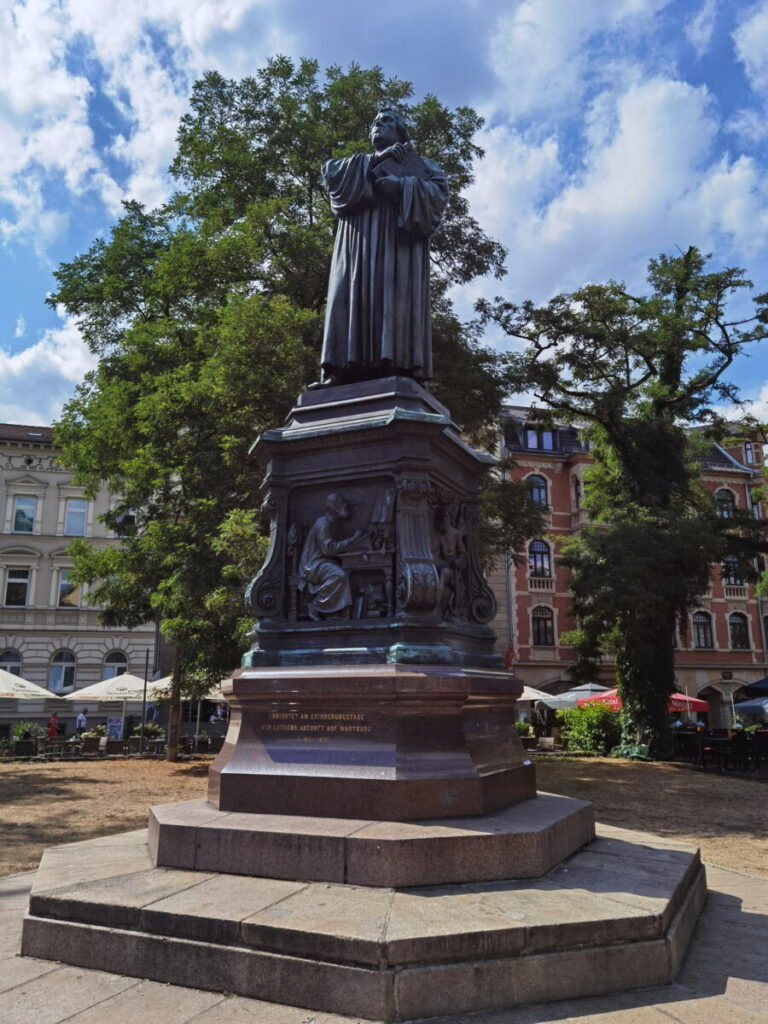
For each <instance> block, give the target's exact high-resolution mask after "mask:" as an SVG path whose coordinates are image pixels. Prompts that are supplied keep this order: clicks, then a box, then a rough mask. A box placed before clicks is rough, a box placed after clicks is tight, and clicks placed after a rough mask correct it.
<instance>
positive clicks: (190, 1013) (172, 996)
mask: <svg viewBox="0 0 768 1024" xmlns="http://www.w3.org/2000/svg"><path fill="white" fill-rule="evenodd" d="M223 998H224V997H223V996H222V995H220V994H219V993H218V992H200V991H199V990H197V989H193V988H180V987H179V986H178V985H162V984H158V983H157V982H155V981H140V982H138V983H137V984H134V985H132V986H131V987H130V988H128V989H125V991H123V992H120V993H118V995H116V996H112V998H111V999H106V1000H104V1001H103V1002H100V1003H98V1004H97V1005H96V1006H91V1007H89V1008H88V1009H87V1010H83V1011H82V1012H81V1013H76V1014H75V1016H74V1017H69V1018H68V1019H67V1024H104V1021H108V1020H115V1021H119V1022H120V1024H147V1019H148V1014H147V1007H148V1006H151V1007H152V1010H151V1014H150V1015H149V1019H151V1020H152V1021H154V1022H155V1024H186V1022H187V1021H191V1020H193V1019H194V1020H197V1017H198V1015H199V1014H200V1013H202V1012H204V1011H205V1010H209V1009H210V1008H211V1007H213V1006H215V1005H216V1004H217V1003H220V1002H221V1001H222V1000H223Z"/></svg>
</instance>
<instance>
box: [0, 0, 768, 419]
mask: <svg viewBox="0 0 768 1024" xmlns="http://www.w3.org/2000/svg"><path fill="white" fill-rule="evenodd" d="M277 52H280V53H286V54H289V55H291V56H293V57H297V58H298V57H301V56H308V57H314V58H316V59H318V60H319V61H320V63H321V64H322V65H323V66H327V65H329V64H342V65H345V64H348V63H349V62H350V61H353V60H354V61H358V62H359V63H361V64H363V65H364V66H370V65H373V64H379V65H381V66H382V67H383V68H384V70H385V72H386V73H387V74H391V75H398V76H400V77H403V78H407V79H409V80H411V81H412V82H413V83H414V86H415V89H416V94H417V96H420V95H423V94H424V93H425V92H434V93H436V94H437V95H438V96H439V97H440V98H441V99H442V100H443V101H444V102H446V103H449V104H451V105H458V104H469V105H472V106H474V107H475V108H476V109H478V110H479V111H480V112H481V113H482V114H483V115H484V117H485V119H486V125H485V128H484V129H483V131H482V132H481V133H480V138H479V142H480V144H481V145H482V146H483V147H484V149H485V151H486V157H485V159H484V160H483V161H482V162H481V163H480V164H478V167H477V180H476V183H475V185H474V186H473V187H472V191H471V195H470V200H471V203H472V210H473V212H474V213H475V215H476V216H477V217H478V219H479V220H480V221H481V223H482V224H483V226H484V227H485V229H486V230H487V231H489V232H490V233H491V234H493V235H494V236H495V237H497V238H499V239H500V240H501V241H502V242H503V243H504V244H505V245H506V246H507V247H508V249H509V258H508V274H507V276H506V278H505V279H504V281H503V283H502V284H501V285H499V284H498V283H497V282H494V281H490V282H489V281H480V282H474V283H473V284H472V285H470V286H467V287H466V288H465V289H463V290H462V292H461V293H459V294H458V295H457V301H458V303H459V306H460V308H462V309H467V310H468V309H469V308H470V307H471V303H472V301H473V300H474V299H475V298H476V297H477V296H479V295H487V296H493V295H494V294H497V293H498V292H499V291H501V292H503V294H505V295H506V296H507V297H509V298H511V299H513V300H522V299H524V298H533V299H536V300H541V301H543V300H545V299H546V298H548V297H549V296H550V295H552V294H554V293H556V292H558V291H562V290H569V289H572V288H576V287H578V286H579V285H580V284H582V283H584V282H585V281H587V280H593V281H599V280H605V279H606V278H608V277H617V278H622V279H624V280H626V281H627V282H628V283H630V284H631V285H632V286H633V287H637V286H638V285H639V284H640V283H641V282H642V279H643V271H644V267H645V265H646V263H647V261H648V259H649V258H650V257H651V256H654V255H656V254H658V253H659V252H661V251H665V252H672V251H674V250H675V248H676V247H679V248H685V247H686V246H688V245H690V244H696V245H698V246H700V247H701V248H702V249H704V250H705V251H712V252H714V253H715V254H716V262H717V263H718V264H720V265H733V264H737V265H741V266H744V267H745V268H746V269H747V270H748V272H749V274H750V276H751V277H752V278H753V279H754V281H755V284H756V290H757V291H768V259H767V258H766V257H768V4H766V3H765V2H757V3H755V2H754V0H440V2H438V0H388V2H387V3H385V4H377V5H373V6H365V7H364V8H363V7H362V6H361V4H360V3H359V0H355V2H354V3H353V2H352V0H323V2H319V0H193V2H192V3H190V2H189V0H184V2H182V0H151V2H150V0H127V2H126V3H125V4H124V5H122V6H121V7H118V8H114V7H112V8H110V7H109V6H108V5H105V4H104V2H103V0H58V2H54V0H25V2H19V0H0V66H2V67H3V69H4V74H3V76H2V80H0V137H2V139H3V146H2V147H0V260H2V273H0V300H1V301H0V419H2V420H3V421H6V422H17V423H49V422H51V421H52V420H53V419H54V418H55V417H56V416H57V414H58V413H59V411H60V409H61V405H62V403H63V402H65V401H66V400H67V398H68V397H69V396H70V395H71V394H72V392H73V389H74V387H75V386H76V384H77V382H78V381H79V380H80V379H81V378H82V375H83V374H84V373H85V372H86V370H87V369H88V367H89V366H90V365H91V357H90V355H89V354H88V352H87V351H86V350H85V348H84V346H83V345H82V342H81V340H80V338H79V335H78V332H77V329H76V327H75V326H74V324H73V323H71V322H70V321H69V320H67V319H66V317H65V316H64V315H63V311H59V312H56V311H54V310H49V309H48V308H47V307H46V306H45V304H44V299H45V295H46V293H47V292H49V291H50V290H51V288H52V287H53V284H54V280H53V276H52V275H53V270H54V269H55V267H56V266H57V264H58V263H59V262H60V261H62V260H67V259H71V258H72V256H74V255H75V254H76V253H77V252H82V251H83V250H84V249H86V248H87V247H88V245H89V244H90V243H91V241H92V240H93V238H94V237H95V235H97V234H98V233H100V232H107V231H108V230H109V227H110V225H111V224H112V223H113V221H114V220H115V218H116V217H117V216H118V215H119V212H120V201H121V200H122V199H124V198H137V199H139V200H141V201H142V202H145V203H147V204H149V205H154V204H156V203H158V202H161V201H162V200H163V199H164V198H165V197H166V195H167V194H168V192H169V190H170V187H171V185H170V182H169V180H168V177H167V174H166V168H167V167H168V164H169V163H170V160H171V158H172V156H173V151H174V139H175V132H176V126H177V123H178V119H179V117H180V116H181V114H182V113H184V111H185V109H186V102H187V96H188V94H189V90H190V87H191V85H192V83H193V82H194V80H195V78H196V77H198V76H199V75H200V74H201V73H202V72H203V71H205V70H206V69H208V68H216V69H218V70H219V71H221V72H222V73H223V74H225V75H227V76H231V77H241V76H243V75H246V74H249V73H251V72H253V71H254V70H255V69H256V68H258V67H259V66H261V65H262V64H263V63H264V61H265V60H266V59H267V58H268V57H269V56H270V55H272V54H274V53H277ZM733 378H734V380H736V382H737V383H738V384H739V385H740V386H741V387H742V389H743V394H744V396H745V397H746V398H748V399H749V400H750V401H752V402H753V403H754V404H753V409H754V411H755V412H756V413H757V414H758V415H761V416H763V417H764V418H768V384H767V383H766V381H767V380H768V345H767V346H766V348H765V352H763V351H762V350H756V351H755V353H754V354H753V356H752V358H751V359H749V360H745V361H744V362H743V363H742V364H741V365H740V366H738V367H737V368H736V369H735V370H734V373H733Z"/></svg>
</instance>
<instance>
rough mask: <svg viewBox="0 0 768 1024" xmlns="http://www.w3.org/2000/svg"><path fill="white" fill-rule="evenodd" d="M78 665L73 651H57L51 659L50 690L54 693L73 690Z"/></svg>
mask: <svg viewBox="0 0 768 1024" xmlns="http://www.w3.org/2000/svg"><path fill="white" fill-rule="evenodd" d="M76 665H77V662H76V661H75V656H74V654H72V652H71V651H57V652H56V653H55V654H54V656H53V657H52V658H51V668H50V672H49V673H48V689H49V690H53V692H54V693H63V692H64V690H71V689H72V687H73V686H74V685H75V666H76Z"/></svg>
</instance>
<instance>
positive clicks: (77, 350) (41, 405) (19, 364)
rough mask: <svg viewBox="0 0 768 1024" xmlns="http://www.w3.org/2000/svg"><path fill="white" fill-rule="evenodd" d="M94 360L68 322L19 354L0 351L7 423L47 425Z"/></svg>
mask: <svg viewBox="0 0 768 1024" xmlns="http://www.w3.org/2000/svg"><path fill="white" fill-rule="evenodd" d="M94 365H95V359H94V358H93V356H92V355H91V353H90V352H89V351H88V348H87V347H86V345H85V343H84V342H83V340H82V338H81V336H80V332H79V331H78V329H77V327H76V326H75V323H74V321H73V320H71V319H67V320H65V321H64V323H63V324H62V326H61V327H57V328H53V329H51V330H47V331H46V332H45V333H44V334H43V336H42V337H41V338H40V339H39V340H38V341H37V342H35V343H34V344H33V345H29V346H28V347H27V348H25V349H24V350H23V351H21V352H8V351H5V350H3V349H0V408H2V409H3V418H4V419H5V421H6V422H7V423H51V422H53V420H54V419H56V417H57V416H58V415H59V414H60V412H61V409H62V406H63V405H64V402H66V401H67V400H68V399H69V398H70V397H71V395H72V391H73V388H74V385H76V384H79V383H80V381H81V380H82V379H83V377H84V376H85V374H86V373H87V372H88V370H90V369H92V368H93V366H94Z"/></svg>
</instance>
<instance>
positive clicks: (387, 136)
mask: <svg viewBox="0 0 768 1024" xmlns="http://www.w3.org/2000/svg"><path fill="white" fill-rule="evenodd" d="M399 141H400V132H399V131H398V128H397V121H396V120H395V115H394V114H393V113H392V111H391V110H381V111H379V113H378V114H377V115H376V117H375V118H374V121H373V124H372V125H371V142H372V143H373V148H374V149H375V150H376V152H377V153H378V152H380V151H381V150H382V149H386V148H387V147H388V146H394V144H395V143H396V142H399Z"/></svg>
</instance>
